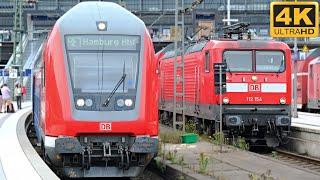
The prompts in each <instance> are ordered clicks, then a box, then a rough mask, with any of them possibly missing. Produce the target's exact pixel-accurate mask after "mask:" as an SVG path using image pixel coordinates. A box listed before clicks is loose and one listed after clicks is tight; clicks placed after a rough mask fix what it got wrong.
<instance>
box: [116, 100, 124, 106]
mask: <svg viewBox="0 0 320 180" xmlns="http://www.w3.org/2000/svg"><path fill="white" fill-rule="evenodd" d="M117 106H119V107H123V106H124V100H123V99H118V100H117Z"/></svg>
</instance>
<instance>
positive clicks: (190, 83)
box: [158, 40, 291, 146]
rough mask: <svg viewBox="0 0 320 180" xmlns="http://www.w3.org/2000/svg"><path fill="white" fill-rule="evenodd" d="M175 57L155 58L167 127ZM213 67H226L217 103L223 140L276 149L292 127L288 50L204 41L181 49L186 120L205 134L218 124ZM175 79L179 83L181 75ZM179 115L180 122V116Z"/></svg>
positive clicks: (167, 52) (169, 51)
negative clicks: (238, 139)
mask: <svg viewBox="0 0 320 180" xmlns="http://www.w3.org/2000/svg"><path fill="white" fill-rule="evenodd" d="M174 55H175V52H174V50H173V48H172V46H171V48H170V47H168V48H165V49H164V50H163V51H161V52H159V53H158V56H159V57H160V65H159V66H160V68H159V69H160V81H161V83H160V107H159V108H160V115H161V116H160V119H161V120H162V121H165V122H167V123H168V121H171V120H172V119H171V117H172V111H173V98H174V96H173V94H174V93H173V86H174V85H173V83H174V79H173V69H174V68H173V63H174V60H175V57H174ZM180 60H181V57H180V56H179V57H178V61H180ZM217 63H226V65H227V71H226V76H225V79H224V80H223V81H225V82H226V87H225V88H226V92H225V93H223V102H222V103H223V130H224V133H225V135H227V136H231V137H232V136H237V135H240V136H243V137H245V138H247V139H248V140H251V145H255V144H260V143H261V142H263V143H265V142H266V143H267V145H268V146H277V145H278V144H279V140H280V141H281V139H283V138H285V137H286V136H287V135H288V132H289V127H290V124H291V53H290V48H289V47H288V46H287V45H286V44H285V43H282V42H277V41H258V40H209V41H201V42H198V43H195V44H192V45H190V46H188V47H187V48H186V52H185V65H184V72H185V75H184V83H185V95H184V98H185V109H184V111H185V114H186V119H187V121H189V122H196V124H197V125H196V126H197V128H198V130H200V131H201V132H202V131H204V132H207V133H209V134H211V133H212V132H213V131H214V130H217V127H218V125H217V123H216V122H217V121H219V91H218V88H219V87H218V86H217V84H218V82H219V79H218V78H215V73H214V68H213V67H214V65H215V64H217ZM177 74H178V77H179V76H180V75H181V71H178V72H177ZM216 77H217V76H216ZM178 82H179V81H178ZM178 91H180V92H181V83H178ZM180 100H181V98H180ZM178 101H179V98H178ZM178 112H179V113H180V115H178V118H181V113H182V111H178ZM169 124H170V123H169Z"/></svg>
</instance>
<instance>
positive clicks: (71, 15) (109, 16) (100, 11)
mask: <svg viewBox="0 0 320 180" xmlns="http://www.w3.org/2000/svg"><path fill="white" fill-rule="evenodd" d="M101 21H102V22H106V25H107V30H106V31H98V29H97V23H98V22H101ZM55 26H58V28H59V31H60V33H62V34H93V33H94V34H96V33H100V34H127V35H143V34H144V33H145V31H146V27H145V24H144V22H143V21H142V20H140V19H139V18H138V17H136V16H135V15H134V14H132V13H131V12H129V11H128V10H126V9H125V8H123V7H121V6H120V5H118V4H116V3H112V2H81V3H79V4H77V5H76V6H74V7H73V8H71V9H70V10H69V11H67V12H66V13H65V14H64V15H63V16H62V17H61V18H60V19H59V20H58V21H57V23H56V24H55Z"/></svg>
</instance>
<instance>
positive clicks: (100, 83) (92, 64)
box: [66, 35, 140, 93]
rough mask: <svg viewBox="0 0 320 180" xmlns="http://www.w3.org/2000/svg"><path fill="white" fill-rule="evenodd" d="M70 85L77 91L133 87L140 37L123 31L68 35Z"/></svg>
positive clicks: (109, 90) (106, 91)
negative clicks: (124, 75) (123, 77)
mask: <svg viewBox="0 0 320 180" xmlns="http://www.w3.org/2000/svg"><path fill="white" fill-rule="evenodd" d="M66 46H67V54H68V59H69V67H70V74H71V80H72V87H73V89H74V90H75V91H76V92H78V93H95V92H102V93H110V92H112V90H113V89H114V87H115V86H116V84H117V83H118V81H119V79H120V78H121V77H122V76H123V74H126V78H125V80H124V82H123V83H122V85H121V86H120V87H119V88H118V89H117V91H116V92H121V93H127V92H128V91H130V90H135V89H136V84H137V77H138V70H139V69H138V64H139V56H140V37H139V36H126V35H122V36H120V35H68V36H67V37H66Z"/></svg>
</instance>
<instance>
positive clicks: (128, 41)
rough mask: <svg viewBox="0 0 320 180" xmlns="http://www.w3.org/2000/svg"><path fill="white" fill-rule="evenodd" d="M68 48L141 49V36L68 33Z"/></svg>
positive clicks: (66, 38)
mask: <svg viewBox="0 0 320 180" xmlns="http://www.w3.org/2000/svg"><path fill="white" fill-rule="evenodd" d="M65 40H66V41H65V43H66V46H67V49H68V50H128V51H130V50H139V49H140V36H129V35H67V36H66V37H65Z"/></svg>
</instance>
